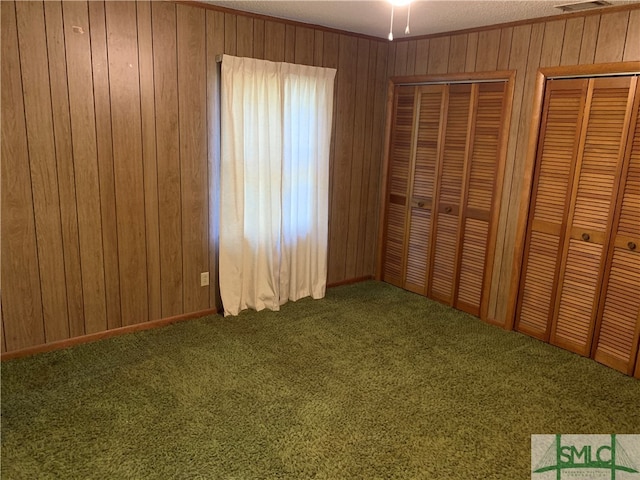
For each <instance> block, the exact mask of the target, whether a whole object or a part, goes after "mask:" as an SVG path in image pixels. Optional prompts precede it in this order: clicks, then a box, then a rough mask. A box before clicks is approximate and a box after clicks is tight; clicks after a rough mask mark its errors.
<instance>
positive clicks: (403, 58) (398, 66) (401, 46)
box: [393, 42, 408, 76]
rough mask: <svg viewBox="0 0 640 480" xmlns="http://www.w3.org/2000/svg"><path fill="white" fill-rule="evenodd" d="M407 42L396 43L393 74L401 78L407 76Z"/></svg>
mask: <svg viewBox="0 0 640 480" xmlns="http://www.w3.org/2000/svg"><path fill="white" fill-rule="evenodd" d="M407 44H408V42H397V43H396V58H395V67H394V69H393V74H394V75H397V76H403V75H406V74H407V50H408V45H407Z"/></svg>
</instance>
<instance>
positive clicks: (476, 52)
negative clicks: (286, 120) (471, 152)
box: [0, 1, 640, 351]
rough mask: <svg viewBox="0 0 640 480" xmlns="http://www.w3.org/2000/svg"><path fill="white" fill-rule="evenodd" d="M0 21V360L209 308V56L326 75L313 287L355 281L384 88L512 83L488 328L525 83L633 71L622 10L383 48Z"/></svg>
mask: <svg viewBox="0 0 640 480" xmlns="http://www.w3.org/2000/svg"><path fill="white" fill-rule="evenodd" d="M1 16H2V29H1V34H2V44H1V45H2V56H1V57H2V58H1V63H2V65H1V67H2V78H1V81H2V179H1V195H2V204H1V208H2V209H1V216H0V220H1V239H2V261H1V283H0V285H1V289H2V302H1V309H0V314H1V317H2V322H1V325H0V327H1V328H0V334H1V336H2V338H1V339H0V345H1V347H2V351H14V350H19V349H23V348H28V347H30V346H35V345H41V344H44V343H48V342H53V341H56V340H64V339H67V338H72V337H78V336H82V335H85V334H89V333H93V332H99V331H104V330H108V329H113V328H117V327H120V326H125V325H130V324H134V323H140V322H146V321H150V320H154V319H158V318H163V317H169V316H173V315H180V314H185V313H190V312H194V311H199V310H204V309H209V308H217V307H218V306H219V305H218V302H219V300H218V295H217V285H216V284H217V281H216V277H215V272H216V270H217V266H216V258H215V249H216V245H215V238H216V235H215V229H216V219H217V215H218V211H217V207H216V206H217V201H216V199H217V193H216V188H215V186H216V185H217V184H218V183H217V182H218V178H217V177H216V175H215V168H214V166H215V151H216V149H215V147H216V142H217V138H216V137H215V135H214V134H212V132H213V131H214V130H213V128H212V127H213V126H214V125H215V102H214V99H215V87H216V83H215V78H216V64H215V56H216V55H217V54H220V53H227V54H231V55H238V56H249V57H255V58H264V59H267V60H274V61H288V62H295V63H302V64H309V65H317V66H326V67H333V68H337V69H338V75H337V78H336V96H335V103H334V132H333V141H332V147H331V148H332V157H331V164H330V169H331V192H330V225H329V236H330V238H329V277H328V281H329V282H330V283H336V282H340V281H344V280H349V279H354V278H358V277H362V276H367V275H371V274H373V273H374V262H375V252H376V232H377V223H378V212H379V191H380V170H381V169H380V165H381V160H382V158H383V155H384V152H383V140H384V139H383V131H384V116H385V100H386V85H387V79H388V78H389V77H390V76H394V75H413V74H427V73H429V74H433V73H445V72H464V71H467V72H473V71H494V70H516V72H517V76H516V88H515V98H514V103H513V115H512V122H511V131H510V139H509V146H508V156H507V165H506V172H505V184H504V190H503V192H504V193H503V198H502V205H501V211H500V226H499V235H498V239H497V248H496V252H497V256H496V260H495V266H494V275H493V279H492V284H491V304H490V310H489V316H490V318H495V319H497V320H499V321H503V320H504V316H505V312H506V310H507V305H506V301H507V298H508V290H509V288H510V282H511V281H512V279H511V277H510V275H511V267H512V260H513V259H512V256H513V250H514V235H515V223H516V215H517V211H518V200H519V188H520V184H521V180H522V176H523V174H524V172H523V166H524V160H525V156H526V143H527V136H528V132H529V123H530V122H529V118H530V113H531V98H532V96H533V84H534V77H535V72H536V70H537V68H538V67H540V66H553V65H572V64H585V63H586V64H588V63H601V62H615V61H621V60H638V59H640V34H639V32H640V10H638V9H631V10H627V11H617V12H614V13H603V14H597V15H588V16H584V17H571V18H568V19H566V20H565V19H563V20H552V21H548V22H542V23H533V24H524V25H519V26H512V27H501V28H495V29H488V30H483V31H480V32H473V33H462V34H454V35H449V36H447V35H444V36H438V37H434V38H430V39H420V40H409V41H396V42H393V43H389V42H387V41H386V40H380V41H377V40H371V39H367V38H363V37H359V36H353V35H348V34H340V33H337V32H329V31H325V30H322V29H315V28H311V27H305V26H300V25H292V24H289V23H285V22H281V21H278V20H275V19H274V20H269V19H265V18H258V17H255V16H250V15H242V14H235V13H231V12H223V11H219V10H210V9H205V8H201V7H198V6H193V5H185V4H174V3H170V2H147V1H139V2H113V1H109V2H99V1H92V2H85V1H77V2H76V1H69V2H59V1H47V2H15V3H14V2H10V1H3V2H1ZM204 271H209V272H211V280H212V282H211V283H212V284H211V286H210V287H200V272H204Z"/></svg>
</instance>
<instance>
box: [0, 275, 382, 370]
mask: <svg viewBox="0 0 640 480" xmlns="http://www.w3.org/2000/svg"><path fill="white" fill-rule="evenodd" d="M372 278H373V276H372V275H367V276H365V277H358V278H351V279H349V280H342V281H340V282H335V283H331V284H328V285H327V288H333V287H339V286H341V285H350V284H352V283H359V282H364V281H366V280H371V279H372ZM215 313H221V311H218V310H216V309H215V308H210V309H207V310H200V311H198V312H191V313H185V314H183V315H175V316H173V317H167V318H161V319H159V320H152V321H151V322H144V323H137V324H135V325H127V326H126V327H120V328H114V329H112V330H105V331H103V332H97V333H90V334H88V335H82V336H80V337H73V338H67V339H65V340H59V341H57V342H51V343H45V344H42V345H35V346H33V347H27V348H22V349H20V350H14V351H11V352H4V353H3V354H2V356H1V357H0V360H2V361H5V360H11V359H13V358H21V357H27V356H29V355H35V354H36V353H44V352H52V351H54V350H62V349H63V348H69V347H73V346H75V345H81V344H83V343H90V342H96V341H98V340H102V339H104V338H111V337H117V336H118V335H125V334H127V333H133V332H140V331H142V330H150V329H152V328H159V327H164V326H166V325H170V324H172V323H177V322H183V321H185V320H191V319H193V318H198V317H204V316H206V315H212V314H215Z"/></svg>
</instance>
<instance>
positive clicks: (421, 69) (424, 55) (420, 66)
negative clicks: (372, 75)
mask: <svg viewBox="0 0 640 480" xmlns="http://www.w3.org/2000/svg"><path fill="white" fill-rule="evenodd" d="M387 48H388V47H387ZM428 67H429V39H428V38H423V39H421V40H418V41H417V42H416V66H415V74H416V75H426V74H427V69H428Z"/></svg>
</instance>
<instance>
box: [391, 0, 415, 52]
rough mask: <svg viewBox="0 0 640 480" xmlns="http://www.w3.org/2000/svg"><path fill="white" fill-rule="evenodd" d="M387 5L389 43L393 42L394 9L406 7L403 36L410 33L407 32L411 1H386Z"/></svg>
mask: <svg viewBox="0 0 640 480" xmlns="http://www.w3.org/2000/svg"><path fill="white" fill-rule="evenodd" d="M388 1H389V3H390V4H391V25H390V26H389V37H388V38H389V41H390V42H391V41H393V14H394V11H395V8H396V7H404V6H405V5H407V6H408V8H407V26H406V28H405V29H404V34H405V35H409V34H410V33H411V31H410V30H409V17H410V16H411V2H412V1H413V0H388Z"/></svg>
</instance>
